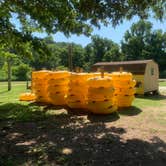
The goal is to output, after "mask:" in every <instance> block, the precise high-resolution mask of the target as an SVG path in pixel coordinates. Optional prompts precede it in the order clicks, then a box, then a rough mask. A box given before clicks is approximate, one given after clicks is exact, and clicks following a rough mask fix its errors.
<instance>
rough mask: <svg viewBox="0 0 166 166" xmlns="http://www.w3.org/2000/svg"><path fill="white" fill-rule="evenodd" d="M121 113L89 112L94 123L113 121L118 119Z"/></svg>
mask: <svg viewBox="0 0 166 166" xmlns="http://www.w3.org/2000/svg"><path fill="white" fill-rule="evenodd" d="M119 118H120V117H119V114H118V113H117V112H114V113H112V114H109V115H95V114H88V119H89V121H90V122H92V123H94V122H95V123H96V122H113V121H116V120H118V119H119Z"/></svg>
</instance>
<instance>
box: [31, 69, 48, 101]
mask: <svg viewBox="0 0 166 166" xmlns="http://www.w3.org/2000/svg"><path fill="white" fill-rule="evenodd" d="M49 73H50V71H47V70H41V71H35V72H32V93H34V94H35V96H36V101H37V102H45V103H48V102H49V100H48V94H47V82H48V75H49Z"/></svg>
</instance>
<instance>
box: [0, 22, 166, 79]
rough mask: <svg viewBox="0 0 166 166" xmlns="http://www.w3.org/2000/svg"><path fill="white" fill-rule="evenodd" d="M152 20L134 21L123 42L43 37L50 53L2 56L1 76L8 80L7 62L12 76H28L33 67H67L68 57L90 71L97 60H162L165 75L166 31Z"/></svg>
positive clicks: (64, 68)
mask: <svg viewBox="0 0 166 166" xmlns="http://www.w3.org/2000/svg"><path fill="white" fill-rule="evenodd" d="M152 26H153V25H152V23H151V22H149V21H144V20H140V21H138V22H137V23H134V24H133V25H132V26H131V27H130V29H129V30H127V31H126V32H125V34H124V36H123V39H122V41H121V43H120V44H117V43H115V42H114V41H112V40H111V39H107V38H103V37H101V36H98V35H94V36H92V37H91V39H92V41H91V43H89V44H87V45H86V46H85V47H83V46H82V45H80V44H76V43H73V42H72V43H69V42H55V41H54V40H53V38H52V37H51V36H48V37H45V38H44V39H41V40H42V42H44V43H45V44H46V46H47V48H48V54H47V55H46V54H45V55H44V56H43V55H40V52H39V50H38V51H35V50H34V49H32V50H31V52H32V54H31V56H29V55H27V56H25V55H22V56H17V55H13V56H11V57H10V58H9V57H8V58H5V56H0V80H7V72H8V71H7V70H8V67H7V66H8V63H10V65H11V68H12V80H27V79H29V77H30V73H31V71H32V70H41V69H48V70H68V68H69V65H71V64H69V57H70V56H72V68H73V69H74V68H76V67H80V68H82V69H83V70H84V71H85V72H89V71H90V69H91V66H92V65H93V64H95V63H96V62H110V61H129V60H145V59H153V60H154V61H156V62H157V63H158V64H159V70H160V77H161V78H164V77H166V32H163V31H162V30H160V29H158V30H153V28H152Z"/></svg>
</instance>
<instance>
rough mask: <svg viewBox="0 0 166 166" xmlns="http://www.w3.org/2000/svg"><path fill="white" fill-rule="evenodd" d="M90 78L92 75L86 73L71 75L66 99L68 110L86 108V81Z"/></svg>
mask: <svg viewBox="0 0 166 166" xmlns="http://www.w3.org/2000/svg"><path fill="white" fill-rule="evenodd" d="M91 76H92V74H88V73H72V74H71V75H70V83H69V91H68V95H67V98H66V101H67V105H68V106H69V107H70V108H86V97H87V93H88V87H87V79H88V78H89V77H91Z"/></svg>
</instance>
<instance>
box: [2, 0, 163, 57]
mask: <svg viewBox="0 0 166 166" xmlns="http://www.w3.org/2000/svg"><path fill="white" fill-rule="evenodd" d="M165 5H166V2H165V1H164V0H158V1H156V0H148V1H147V0H144V1H140V0H117V1H115V0H95V1H91V0H44V1H43V0H24V1H22V0H0V44H1V45H2V44H3V45H4V46H5V47H6V48H12V49H14V50H15V51H16V52H17V53H20V54H24V55H28V54H29V52H30V51H29V49H30V48H31V47H32V48H33V49H35V50H36V51H38V52H39V53H40V54H42V53H43V51H44V52H46V53H48V52H47V51H48V50H47V48H46V47H45V45H44V44H43V43H42V41H41V40H38V39H37V38H36V37H34V36H33V35H32V34H33V32H34V31H45V32H47V33H56V32H58V31H61V32H63V33H64V34H65V35H70V34H72V33H76V34H85V35H90V33H91V31H92V25H94V26H97V27H100V24H101V23H102V24H104V25H107V24H108V23H111V24H112V25H113V26H116V25H117V24H119V23H121V22H122V21H123V20H124V19H131V18H132V17H133V16H135V15H138V16H139V17H141V18H147V17H148V16H149V14H152V13H154V16H155V17H156V18H158V19H160V20H162V19H163V18H164V13H165V10H166V7H165ZM13 15H15V16H16V19H15V21H17V22H18V24H19V28H18V27H17V26H16V25H15V23H14V21H12V17H13ZM43 54H44V53H43Z"/></svg>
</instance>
